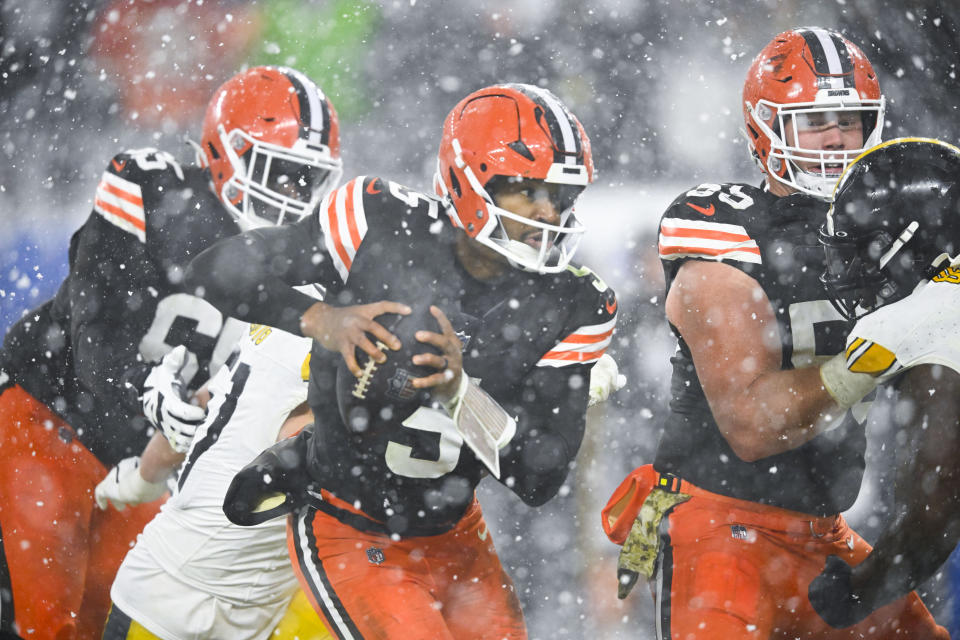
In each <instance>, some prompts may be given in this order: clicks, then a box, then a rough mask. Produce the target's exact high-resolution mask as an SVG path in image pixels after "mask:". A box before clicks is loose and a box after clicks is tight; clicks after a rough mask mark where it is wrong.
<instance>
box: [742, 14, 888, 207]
mask: <svg viewBox="0 0 960 640" xmlns="http://www.w3.org/2000/svg"><path fill="white" fill-rule="evenodd" d="M884 108H885V101H884V97H883V94H881V93H880V84H879V83H878V82H877V76H876V74H875V73H874V71H873V67H872V66H871V65H870V61H869V60H867V58H866V56H864V55H863V52H862V51H860V49H859V48H858V47H857V46H856V45H855V44H853V43H852V42H850V41H849V40H847V39H846V38H844V37H843V36H842V35H840V34H839V33H836V32H834V31H829V30H827V29H821V28H819V27H803V28H798V29H793V30H791V31H785V32H783V33H781V34H779V35H777V36H776V37H774V39H773V40H772V41H771V42H770V44H768V45H767V46H766V47H764V48H763V50H762V51H761V52H760V54H759V55H757V57H756V58H754V60H753V63H752V64H751V65H750V69H749V71H747V80H746V82H745V83H744V85H743V117H744V121H745V123H746V126H747V129H746V137H747V146H748V147H749V149H750V153H751V155H752V156H753V158H754V159H755V160H756V161H757V164H759V165H760V168H761V169H762V170H763V171H764V172H765V173H766V174H767V176H768V177H769V178H772V179H774V180H779V181H780V182H782V183H784V184H786V185H787V186H789V187H791V188H793V189H795V190H796V191H801V192H804V193H807V194H810V195H813V196H816V197H818V198H822V199H829V198H830V196H831V194H832V192H833V188H834V186H835V185H836V182H837V179H838V178H839V177H840V174H841V173H843V170H844V169H845V168H846V167H847V165H849V164H850V162H852V161H853V159H854V158H856V157H857V156H858V155H860V154H861V153H862V152H863V151H864V150H866V149H869V148H870V147H872V146H874V145H876V144H877V143H879V142H880V132H881V130H882V129H883V118H884ZM834 120H835V121H836V122H837V123H838V126H840V127H841V129H842V128H843V127H845V126H857V127H860V126H862V129H863V141H862V143H863V144H862V146H861V147H859V148H857V149H808V148H803V147H800V146H798V145H797V144H796V141H797V140H798V135H799V131H800V130H801V129H800V128H799V127H801V126H810V127H811V128H812V129H814V130H815V128H816V127H817V126H820V127H824V126H827V127H829V122H831V121H834ZM788 128H789V129H788ZM788 131H789V132H790V133H792V141H793V142H794V144H788V141H789V140H790V139H791V136H788V135H787V132H788ZM800 163H802V164H800Z"/></svg>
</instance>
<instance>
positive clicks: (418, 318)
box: [337, 304, 456, 432]
mask: <svg viewBox="0 0 960 640" xmlns="http://www.w3.org/2000/svg"><path fill="white" fill-rule="evenodd" d="M410 306H411V308H412V310H413V311H412V312H411V313H410V315H406V316H400V315H396V314H384V315H381V316H378V317H377V318H376V320H377V322H379V323H380V324H381V325H383V327H384V328H385V329H387V331H389V332H390V333H392V334H393V335H395V336H396V337H397V339H399V340H400V344H401V346H400V349H399V350H398V351H392V350H391V349H390V348H388V347H387V346H386V345H384V344H383V343H381V342H379V341H378V342H377V346H378V347H380V349H381V350H382V351H383V352H384V354H386V356H387V360H386V362H384V363H383V364H377V363H376V362H375V361H374V360H373V359H372V358H370V356H368V355H367V354H366V353H364V352H362V351H360V350H359V349H357V352H356V354H357V364H359V365H360V367H361V369H363V373H362V374H361V376H360V377H359V378H357V377H355V376H354V375H353V374H352V373H350V370H349V369H347V365H346V363H345V362H344V361H343V359H341V360H340V362H339V363H338V365H337V404H338V406H339V409H340V417H341V418H343V422H344V424H345V425H346V426H347V427H348V428H349V429H350V430H351V431H358V432H363V431H366V430H367V429H369V428H371V426H372V425H373V423H376V422H381V421H389V420H390V419H391V418H393V417H400V414H401V413H403V412H404V410H405V409H406V413H409V411H410V409H411V408H413V407H415V406H418V405H420V404H421V403H423V402H424V401H426V400H427V398H428V397H429V396H428V394H427V393H426V392H425V391H422V390H419V389H415V388H414V387H413V385H412V384H411V382H410V381H411V380H412V379H414V378H422V377H425V376H428V375H431V374H433V373H436V372H437V370H436V369H434V368H433V367H424V366H417V365H415V364H413V360H412V358H413V356H414V355H416V354H418V353H426V352H433V353H438V354H439V353H440V351H439V350H438V349H437V348H436V347H434V346H432V345H429V344H425V343H423V342H420V341H418V340H417V339H416V337H414V336H415V334H416V333H417V331H421V330H425V331H435V332H437V333H439V332H440V325H439V324H438V323H437V319H436V318H434V317H433V315H432V314H431V313H430V305H429V304H414V305H410ZM454 326H456V325H454Z"/></svg>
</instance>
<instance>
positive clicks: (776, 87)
mask: <svg viewBox="0 0 960 640" xmlns="http://www.w3.org/2000/svg"><path fill="white" fill-rule="evenodd" d="M742 104H743V114H744V121H745V125H746V137H747V143H748V147H749V150H750V152H751V155H752V156H753V157H754V158H755V159H756V161H757V163H758V164H759V166H760V169H761V170H762V171H763V173H764V181H763V184H762V185H761V186H760V187H755V186H752V185H749V184H735V183H725V184H721V183H707V184H701V185H699V186H697V187H695V188H693V189H690V190H688V191H686V192H685V193H683V194H682V195H681V196H680V197H679V198H677V199H676V200H675V201H674V202H673V204H671V205H670V207H669V208H668V209H667V211H666V212H665V213H664V215H663V218H662V219H661V221H660V236H659V250H660V257H661V260H662V263H663V269H664V273H665V277H666V283H667V294H666V300H665V307H666V315H667V319H668V321H669V322H670V326H671V328H672V330H673V332H674V334H675V335H676V337H677V339H678V342H679V346H678V350H677V353H676V355H675V356H674V358H673V360H672V362H673V382H672V394H673V397H672V400H671V404H670V413H669V415H668V417H667V420H666V424H665V426H664V430H663V434H662V436H661V438H660V441H659V443H658V448H657V453H656V457H655V460H654V462H653V465H647V466H646V467H641V468H640V469H638V470H636V471H635V472H634V473H633V474H631V475H630V476H629V477H628V478H627V480H626V481H625V482H624V483H623V484H622V485H621V487H620V488H619V489H618V490H617V491H616V492H615V494H614V496H613V498H612V499H611V500H610V502H609V503H608V505H607V507H606V508H605V509H604V512H603V525H604V527H605V528H606V530H607V532H608V535H610V536H611V539H613V540H614V541H615V542H618V543H621V544H624V547H623V550H622V552H621V557H620V562H619V567H618V569H619V572H618V578H619V579H620V585H619V587H620V590H619V595H620V597H626V595H627V593H628V592H629V591H630V589H631V587H632V586H633V585H634V584H635V582H636V581H637V579H638V578H639V576H640V575H643V576H644V577H645V578H647V579H648V580H650V584H651V586H652V588H653V591H654V594H655V601H656V608H657V620H658V636H659V637H660V638H664V639H666V638H698V639H702V638H718V639H719V638H723V639H729V638H757V639H759V638H764V639H765V638H774V637H818V638H830V637H840V635H836V636H834V635H831V629H830V628H829V627H828V626H827V625H826V624H824V622H823V621H822V620H821V619H820V618H819V616H817V615H816V614H815V612H814V611H813V609H812V608H811V606H810V603H809V601H808V599H807V587H808V585H809V584H810V581H811V580H813V578H814V577H815V576H816V575H817V574H818V573H819V571H820V570H821V569H822V568H823V565H824V561H825V559H826V557H827V556H828V555H831V554H843V556H844V557H845V558H849V559H851V561H853V562H856V561H859V560H861V559H863V558H864V557H866V555H867V553H868V552H869V547H868V545H867V544H866V543H865V542H864V540H863V539H862V538H860V536H858V535H857V534H856V533H855V532H853V531H852V530H851V529H850V528H849V527H848V525H847V524H846V522H845V521H844V519H843V518H842V517H841V516H840V515H839V514H840V513H841V512H842V511H844V510H845V509H847V508H849V507H850V506H851V505H852V504H853V502H854V500H855V498H856V497H857V493H858V492H859V489H860V483H861V479H862V475H863V468H864V451H865V433H864V428H863V426H861V425H860V424H858V422H857V420H855V419H854V417H853V415H852V414H851V412H850V411H849V410H850V409H851V408H853V409H858V407H857V406H856V405H858V403H859V402H860V400H861V399H862V398H863V397H864V396H865V395H866V394H867V393H869V392H870V391H872V390H873V389H874V388H875V386H876V380H875V379H874V378H872V377H871V376H869V375H866V374H861V373H853V372H851V371H849V370H848V369H847V368H846V365H845V360H844V357H843V354H842V351H843V347H844V338H845V336H846V334H847V329H848V327H847V325H846V324H845V319H844V318H843V317H841V316H840V315H839V314H838V313H837V312H836V311H835V310H834V308H833V305H831V303H830V301H829V300H828V299H827V297H826V295H825V292H824V290H823V286H822V284H821V283H820V280H819V275H820V273H822V272H823V251H822V249H821V248H820V246H819V244H818V242H817V231H818V228H819V226H820V224H821V222H822V220H823V217H824V215H825V213H826V209H827V205H826V203H825V202H824V200H825V199H828V198H829V196H830V194H831V193H832V190H833V187H834V185H835V183H836V181H837V179H838V178H839V177H840V174H841V172H842V171H843V169H844V168H845V167H846V166H847V165H848V164H849V163H850V162H851V161H852V160H853V159H854V158H855V157H856V156H857V155H858V154H860V153H861V152H862V151H863V150H864V149H865V148H869V147H871V146H873V145H874V144H875V143H876V142H878V141H879V139H880V132H881V128H882V126H883V117H884V99H883V96H882V94H881V92H880V86H879V83H878V81H877V77H876V74H875V73H874V70H873V68H872V67H871V65H870V62H869V61H868V60H867V58H866V57H865V56H864V55H863V53H862V52H861V51H860V49H859V48H857V46H856V45H854V44H853V43H852V42H850V41H849V40H848V39H846V38H845V37H843V36H842V35H840V34H838V33H836V32H833V31H830V30H827V29H822V28H815V27H810V28H797V29H792V30H790V31H786V32H784V33H781V34H778V35H777V36H775V37H774V38H773V40H772V41H771V42H770V43H769V44H768V45H767V46H766V47H764V49H763V50H762V51H761V52H760V54H759V55H758V56H757V57H756V58H755V59H754V60H753V62H752V64H751V65H750V68H749V70H748V71H747V78H746V82H745V84H744V88H743V103H742ZM857 413H858V415H860V417H861V418H862V411H859V412H857ZM894 632H895V633H897V634H899V635H898V637H903V638H936V637H946V634H945V631H944V630H943V629H941V628H938V627H937V626H936V625H935V623H934V621H933V619H932V617H931V616H930V614H929V612H928V611H927V610H926V608H925V607H924V606H923V604H922V603H921V602H920V600H919V598H918V597H917V596H916V595H915V594H911V595H909V596H908V597H906V598H905V599H902V600H900V601H898V602H895V603H892V604H890V605H888V607H887V608H884V609H881V610H879V611H878V612H877V613H876V614H874V615H873V616H871V617H870V618H869V619H868V620H865V621H864V622H863V623H862V626H858V627H857V633H862V634H864V635H867V634H876V635H877V637H886V636H888V635H890V634H892V633H894ZM843 637H847V635H844V636H843Z"/></svg>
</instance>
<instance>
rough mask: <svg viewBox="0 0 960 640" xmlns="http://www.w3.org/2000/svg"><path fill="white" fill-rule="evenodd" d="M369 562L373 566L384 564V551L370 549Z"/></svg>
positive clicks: (368, 553)
mask: <svg viewBox="0 0 960 640" xmlns="http://www.w3.org/2000/svg"><path fill="white" fill-rule="evenodd" d="M367 560H369V561H370V563H371V564H383V561H384V557H383V549H378V548H376V547H370V548H369V549H367Z"/></svg>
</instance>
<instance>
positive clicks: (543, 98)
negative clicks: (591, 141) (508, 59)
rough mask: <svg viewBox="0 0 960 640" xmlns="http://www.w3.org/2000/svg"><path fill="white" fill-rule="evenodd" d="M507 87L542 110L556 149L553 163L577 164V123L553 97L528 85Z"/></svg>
mask: <svg viewBox="0 0 960 640" xmlns="http://www.w3.org/2000/svg"><path fill="white" fill-rule="evenodd" d="M506 86H507V87H510V88H511V89H514V90H516V91H519V92H520V93H522V94H523V95H525V96H527V97H528V98H530V99H531V100H533V102H534V103H535V104H536V105H537V106H539V107H540V108H541V109H542V110H543V116H544V118H545V120H546V124H547V130H548V131H550V137H551V138H553V141H554V143H555V145H556V147H557V149H558V151H557V153H555V157H554V162H562V163H565V164H571V165H572V164H577V161H578V160H579V159H581V156H582V155H583V141H582V140H581V139H580V129H579V127H577V121H576V120H575V119H574V118H573V116H572V115H571V114H570V112H569V111H567V108H566V107H565V106H564V105H563V103H562V102H560V100H558V99H557V97H556V96H555V95H553V94H552V93H550V92H549V91H547V90H546V89H541V88H540V87H535V86H533V85H529V84H508V85H506Z"/></svg>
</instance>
